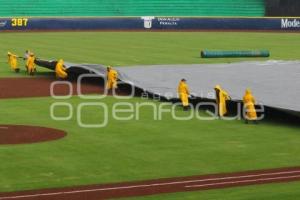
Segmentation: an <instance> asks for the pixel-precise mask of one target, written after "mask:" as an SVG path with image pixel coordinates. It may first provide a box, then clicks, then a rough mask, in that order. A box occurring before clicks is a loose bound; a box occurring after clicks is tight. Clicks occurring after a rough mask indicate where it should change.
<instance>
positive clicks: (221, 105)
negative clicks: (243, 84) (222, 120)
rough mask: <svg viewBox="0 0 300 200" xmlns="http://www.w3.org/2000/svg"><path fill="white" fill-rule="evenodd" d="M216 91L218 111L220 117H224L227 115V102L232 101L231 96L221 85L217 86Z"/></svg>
mask: <svg viewBox="0 0 300 200" xmlns="http://www.w3.org/2000/svg"><path fill="white" fill-rule="evenodd" d="M215 90H216V102H217V104H218V109H219V116H220V117H223V116H224V115H225V114H226V113H227V107H226V101H228V100H230V96H229V95H228V93H227V92H226V91H225V90H223V89H222V88H221V86H219V85H216V87H215Z"/></svg>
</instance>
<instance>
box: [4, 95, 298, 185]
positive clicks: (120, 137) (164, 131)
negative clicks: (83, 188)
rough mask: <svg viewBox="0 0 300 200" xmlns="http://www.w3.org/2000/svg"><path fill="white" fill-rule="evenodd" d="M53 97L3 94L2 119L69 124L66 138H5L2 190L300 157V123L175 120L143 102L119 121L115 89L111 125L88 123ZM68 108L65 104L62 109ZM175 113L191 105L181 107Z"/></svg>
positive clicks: (262, 164) (87, 115) (87, 114)
mask: <svg viewBox="0 0 300 200" xmlns="http://www.w3.org/2000/svg"><path fill="white" fill-rule="evenodd" d="M53 102H55V101H54V100H53V99H51V98H34V99H10V100H1V101H0V110H1V111H2V113H5V115H2V116H1V119H0V124H7V123H9V124H29V125H41V126H46V127H53V128H59V129H62V130H66V131H67V132H68V137H66V138H64V139H62V140H59V141H53V142H48V143H39V144H31V145H15V146H7V145H6V146H3V145H2V146H0V159H1V161H2V162H1V165H0V191H15V190H23V189H35V188H44V187H49V188H52V187H60V186H70V185H84V184H92V183H107V182H119V181H128V180H143V179H152V178H162V177H176V176H189V175H198V174H208V173H217V172H234V171H240V170H250V169H262V168H276V167H286V166H296V165H300V158H299V156H298V155H299V154H300V148H299V146H300V134H299V127H297V126H289V124H281V123H273V122H262V123H261V124H260V125H258V126H255V125H245V124H244V123H243V122H242V121H223V120H214V121H199V120H197V119H196V118H194V119H192V120H189V121H176V120H174V119H172V117H171V115H170V114H164V115H163V120H161V121H160V120H156V121H155V120H153V116H152V109H151V108H150V107H144V108H143V109H142V110H141V112H140V113H141V119H140V120H131V121H118V120H113V119H112V114H111V113H112V112H111V111H112V106H113V105H114V103H116V102H119V100H116V99H114V98H112V97H108V98H106V99H104V100H101V101H98V102H103V103H106V104H107V105H108V106H109V109H108V110H109V117H108V119H109V124H108V126H107V127H105V128H98V129H86V128H80V127H79V126H78V125H77V122H76V118H75V117H73V118H72V119H71V120H70V121H65V122H57V121H53V120H52V119H51V118H50V114H49V112H50V111H49V110H50V109H49V107H50V105H51V103H53ZM67 102H69V103H71V104H72V105H73V106H74V109H75V110H76V107H77V105H78V104H79V103H81V102H83V100H81V99H79V98H78V97H74V98H72V99H71V100H68V101H67ZM128 102H130V103H139V102H145V100H139V99H136V98H134V99H131V100H129V101H128ZM146 102H147V101H146ZM150 102H152V101H150ZM156 104H157V105H158V104H159V103H156ZM169 106H170V105H169ZM169 106H166V107H169ZM75 113H76V112H75ZM65 114H66V113H65V111H64V109H62V110H61V111H58V112H57V115H65ZM176 114H178V115H180V116H182V115H187V114H188V113H184V112H182V111H181V110H179V109H178V110H176ZM202 114H203V113H202ZM83 120H84V122H88V123H91V122H100V121H101V120H103V111H101V110H99V109H96V108H90V109H87V110H86V109H84V112H83Z"/></svg>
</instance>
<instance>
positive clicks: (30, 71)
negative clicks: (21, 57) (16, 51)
mask: <svg viewBox="0 0 300 200" xmlns="http://www.w3.org/2000/svg"><path fill="white" fill-rule="evenodd" d="M34 61H35V56H34V54H33V53H30V55H29V57H28V58H27V61H26V67H27V72H28V74H29V75H31V76H33V75H34V73H35V72H36V68H35V63H34Z"/></svg>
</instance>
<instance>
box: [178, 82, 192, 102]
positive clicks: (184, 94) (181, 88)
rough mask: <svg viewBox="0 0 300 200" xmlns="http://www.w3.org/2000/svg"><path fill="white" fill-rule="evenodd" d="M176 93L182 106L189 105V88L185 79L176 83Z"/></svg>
mask: <svg viewBox="0 0 300 200" xmlns="http://www.w3.org/2000/svg"><path fill="white" fill-rule="evenodd" d="M177 90H178V95H179V98H180V100H181V102H182V105H183V106H184V107H186V106H189V95H190V90H189V87H188V85H187V83H186V82H185V81H182V80H181V81H180V82H179V85H178V89H177Z"/></svg>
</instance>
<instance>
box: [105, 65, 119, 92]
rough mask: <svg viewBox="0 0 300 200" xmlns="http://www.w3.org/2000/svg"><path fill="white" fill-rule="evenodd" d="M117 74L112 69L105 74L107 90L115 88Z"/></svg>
mask: <svg viewBox="0 0 300 200" xmlns="http://www.w3.org/2000/svg"><path fill="white" fill-rule="evenodd" d="M117 80H118V72H117V71H116V70H114V69H112V68H110V70H109V71H108V72H107V83H106V88H107V89H115V88H117Z"/></svg>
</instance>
